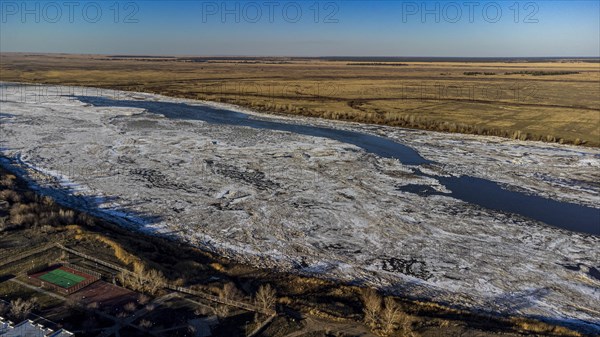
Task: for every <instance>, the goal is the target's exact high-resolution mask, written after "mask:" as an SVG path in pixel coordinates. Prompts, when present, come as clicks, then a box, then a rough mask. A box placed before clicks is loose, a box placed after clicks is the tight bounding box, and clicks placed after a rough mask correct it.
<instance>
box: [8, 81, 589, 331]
mask: <svg viewBox="0 0 600 337" xmlns="http://www.w3.org/2000/svg"><path fill="white" fill-rule="evenodd" d="M0 123H1V124H0V132H1V133H0V135H1V137H0V154H1V155H2V157H3V158H6V160H3V164H5V165H9V166H10V167H11V169H13V170H15V171H17V172H19V173H20V174H22V175H23V176H24V177H25V178H27V179H29V180H30V181H31V182H33V183H34V184H35V186H36V188H38V189H40V191H41V192H42V193H46V194H49V195H52V196H53V197H54V198H56V199H57V200H59V201H61V202H63V203H67V204H69V205H72V206H73V207H77V208H80V209H84V210H87V211H89V212H91V213H93V214H96V215H98V216H102V217H105V218H108V219H110V220H113V221H115V222H117V223H120V224H122V225H123V226H128V227H130V228H132V229H134V230H140V231H145V232H149V233H153V234H156V235H165V236H169V237H170V238H172V239H174V240H180V241H183V242H186V243H189V244H191V245H195V246H198V247H201V248H202V249H205V250H208V251H212V252H214V253H216V254H219V255H222V256H225V257H228V258H231V259H234V260H236V261H239V262H243V263H249V264H252V265H255V266H259V267H268V268H274V269H277V270H284V271H291V272H296V273H302V274H309V275H315V276H320V277H327V278H332V279H337V280H341V281H347V282H353V283H355V284H369V285H372V286H375V287H378V288H380V289H382V290H385V291H388V292H391V293H397V294H399V295H402V296H408V297H414V298H420V299H430V300H435V301H440V302H446V303H451V304H453V305H457V306H460V307H465V308H472V309H477V310H485V311H490V312H492V313H502V314H519V315H528V316H532V317H538V318H542V319H548V320H553V321H559V322H563V323H565V324H573V325H577V326H579V327H584V328H585V329H588V330H593V331H600V318H599V317H600V235H597V233H598V231H599V230H600V224H599V223H598V222H599V221H598V216H599V215H598V205H599V204H600V184H599V183H598V182H599V181H600V150H598V149H594V148H585V147H575V146H568V145H560V144H545V143H535V142H520V141H513V140H509V139H501V138H495V137H479V136H469V135H460V134H446V133H437V132H428V131H420V130H406V129H401V128H394V127H386V126H376V125H362V124H356V123H344V122H332V121H327V120H319V119H308V118H302V117H285V116H270V115H265V114H260V113H256V112H254V111H249V110H245V109H241V108H239V107H235V106H230V105H225V104H217V103H210V102H200V101H194V100H185V99H176V98H170V97H165V96H160V95H153V94H144V93H132V92H122V91H100V90H94V89H90V88H81V87H49V86H36V85H10V84H1V83H0ZM403 144H406V145H409V146H404V145H403ZM593 233H596V235H594V234H593Z"/></svg>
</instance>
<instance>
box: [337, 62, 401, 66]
mask: <svg viewBox="0 0 600 337" xmlns="http://www.w3.org/2000/svg"><path fill="white" fill-rule="evenodd" d="M346 65H347V66H388V67H403V66H407V65H408V64H406V63H378V62H371V63H368V62H367V63H365V62H359V63H346Z"/></svg>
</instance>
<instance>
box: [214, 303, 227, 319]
mask: <svg viewBox="0 0 600 337" xmlns="http://www.w3.org/2000/svg"><path fill="white" fill-rule="evenodd" d="M212 310H213V313H214V314H215V315H216V316H217V317H219V318H225V317H227V316H228V315H229V312H230V308H229V306H228V305H225V304H216V305H215V306H214V307H212Z"/></svg>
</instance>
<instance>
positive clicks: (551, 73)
mask: <svg viewBox="0 0 600 337" xmlns="http://www.w3.org/2000/svg"><path fill="white" fill-rule="evenodd" d="M576 74H580V72H578V71H564V70H563V71H540V70H536V71H530V70H524V71H514V72H509V73H504V75H533V76H557V75H576Z"/></svg>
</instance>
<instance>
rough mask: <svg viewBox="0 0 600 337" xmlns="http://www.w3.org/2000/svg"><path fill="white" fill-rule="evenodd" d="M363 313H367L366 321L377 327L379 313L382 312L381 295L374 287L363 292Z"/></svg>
mask: <svg viewBox="0 0 600 337" xmlns="http://www.w3.org/2000/svg"><path fill="white" fill-rule="evenodd" d="M362 300H363V304H364V307H363V313H364V314H365V323H367V325H369V326H371V327H376V326H377V323H378V320H379V314H380V313H381V310H382V307H381V296H379V294H378V293H377V292H376V291H375V290H373V289H370V288H369V289H365V290H363V292H362Z"/></svg>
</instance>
